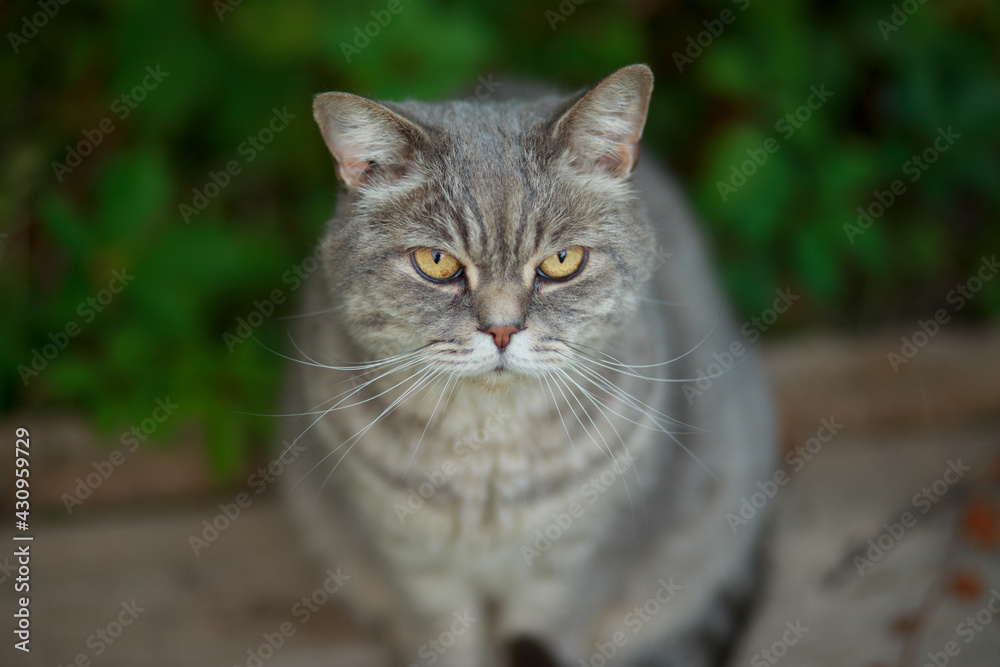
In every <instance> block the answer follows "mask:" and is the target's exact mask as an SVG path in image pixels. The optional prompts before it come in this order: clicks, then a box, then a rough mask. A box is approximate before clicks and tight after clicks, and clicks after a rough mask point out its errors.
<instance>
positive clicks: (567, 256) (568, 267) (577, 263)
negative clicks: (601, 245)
mask: <svg viewBox="0 0 1000 667" xmlns="http://www.w3.org/2000/svg"><path fill="white" fill-rule="evenodd" d="M586 259H587V251H586V250H585V249H584V248H583V247H582V246H578V245H575V246H573V247H571V248H567V249H565V250H560V251H559V252H557V253H555V254H554V255H549V256H548V257H546V258H545V259H544V260H543V261H542V265H541V266H539V267H538V271H539V273H541V274H542V275H543V276H545V277H546V278H554V279H556V280H563V279H565V278H569V277H571V276H573V275H575V274H576V272H577V271H579V270H580V268H581V267H582V266H583V262H584V260H586Z"/></svg>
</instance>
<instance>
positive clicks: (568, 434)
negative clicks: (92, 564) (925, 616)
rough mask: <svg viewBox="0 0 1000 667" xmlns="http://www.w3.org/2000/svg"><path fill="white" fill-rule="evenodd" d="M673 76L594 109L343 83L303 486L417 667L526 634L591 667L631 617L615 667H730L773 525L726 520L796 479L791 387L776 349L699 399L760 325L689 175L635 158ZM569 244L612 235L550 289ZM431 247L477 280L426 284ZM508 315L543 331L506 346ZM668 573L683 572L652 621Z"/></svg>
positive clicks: (613, 94)
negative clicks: (767, 382)
mask: <svg viewBox="0 0 1000 667" xmlns="http://www.w3.org/2000/svg"><path fill="white" fill-rule="evenodd" d="M651 88H652V75H651V73H650V71H649V69H648V68H646V67H645V66H643V65H633V66H631V67H627V68H624V69H622V70H619V71H618V72H616V73H615V74H612V75H611V76H610V77H608V78H607V79H605V80H604V81H602V82H601V83H600V84H598V86H596V87H595V88H594V89H591V91H589V92H585V93H579V94H577V95H574V96H571V97H568V98H567V97H559V96H549V97H541V98H536V99H533V100H503V101H494V102H482V103H471V102H442V103H434V104H431V103H422V102H405V103H399V104H395V103H384V104H377V103H375V102H371V101H368V100H364V99H363V98H359V97H355V96H353V95H348V94H345V93H327V94H324V95H321V96H319V97H318V98H317V101H316V106H315V108H316V116H317V122H318V123H319V125H320V128H321V130H322V132H323V136H324V139H325V141H326V143H327V145H328V146H329V147H330V149H331V151H332V152H333V154H334V157H335V159H336V166H337V172H338V176H339V177H340V179H341V183H342V189H341V195H340V197H339V201H338V206H337V211H336V214H335V216H334V218H333V219H332V220H331V221H330V223H329V226H328V229H327V232H326V235H325V237H324V239H323V240H322V243H321V251H322V253H321V254H322V268H323V270H322V271H321V272H319V273H321V275H319V274H318V275H317V276H315V279H313V280H311V281H310V282H309V284H308V286H307V288H306V289H307V294H306V299H305V301H306V303H305V305H304V312H307V313H312V314H311V315H309V316H307V317H304V318H303V319H302V320H301V321H302V326H301V327H300V328H299V330H298V331H297V332H296V334H295V340H296V342H297V343H298V345H299V346H300V347H301V349H302V351H303V353H304V354H305V355H308V358H306V357H305V356H303V363H301V364H296V365H295V367H294V368H293V372H292V374H291V375H290V378H289V391H288V392H287V396H288V400H287V407H288V412H289V413H307V412H308V413H310V414H306V415H303V416H301V417H300V418H298V419H295V420H289V424H290V426H289V430H288V434H289V442H291V441H292V440H293V439H296V438H299V440H298V442H300V443H304V444H305V445H306V449H305V453H304V454H303V455H302V456H300V457H299V458H298V459H297V460H296V461H295V463H294V465H293V469H292V470H291V471H289V472H286V473H285V474H284V480H285V481H286V482H288V484H287V486H288V487H289V488H288V490H289V498H290V500H291V502H292V508H293V514H294V516H295V518H296V519H297V520H298V521H299V522H300V523H301V524H302V525H303V526H304V529H305V532H306V533H307V535H308V536H309V537H310V539H311V540H312V542H313V545H314V546H315V547H316V548H317V549H318V550H319V553H320V554H322V557H323V558H325V559H327V560H328V561H329V563H330V564H331V565H337V566H342V567H343V569H344V571H345V572H349V573H350V574H351V576H352V580H351V583H350V585H349V586H347V587H345V591H346V594H347V595H348V596H349V598H350V602H351V603H352V605H353V606H354V608H355V609H356V611H357V612H358V613H359V614H360V615H361V616H362V617H364V618H368V619H370V620H372V621H373V622H375V623H376V624H377V625H378V626H379V627H381V628H382V632H384V636H385V637H386V638H387V640H388V641H389V642H391V645H392V647H393V649H394V651H395V655H396V656H397V664H399V665H409V664H418V665H420V664H429V661H430V657H429V655H430V654H428V653H427V651H429V650H430V651H431V652H432V653H433V655H434V659H435V662H436V664H439V665H445V666H446V667H447V666H449V665H455V666H456V667H457V666H461V667H488V666H492V665H496V664H498V662H499V656H501V655H503V644H504V643H505V642H507V641H509V640H511V639H513V638H518V637H526V636H527V637H532V638H534V639H536V640H538V641H539V642H541V643H542V644H543V645H545V646H546V648H547V649H548V651H549V652H550V653H551V654H552V655H553V656H555V658H556V660H557V661H558V662H559V664H562V665H565V666H567V667H568V666H569V665H578V664H580V662H579V661H580V659H581V658H584V659H589V656H590V655H591V654H592V653H593V652H594V651H596V650H598V648H597V646H598V644H595V642H597V643H605V642H609V641H611V639H612V637H613V636H614V634H615V633H616V632H619V631H622V632H624V633H625V637H626V639H627V641H626V643H625V645H624V646H621V647H619V648H617V649H616V652H617V655H618V657H617V658H616V664H621V665H635V666H638V665H646V664H684V665H686V666H688V667H691V666H698V665H706V666H707V665H712V664H715V661H716V660H717V658H718V656H719V655H720V654H721V653H722V651H723V649H724V646H725V644H726V642H727V641H729V640H730V639H731V638H732V636H733V634H734V632H735V631H736V629H737V626H738V622H737V620H738V618H739V616H740V614H739V613H737V610H738V608H739V607H740V605H741V604H743V603H744V602H745V600H746V599H747V598H748V596H749V592H750V591H751V590H752V588H753V586H752V583H753V582H754V581H755V578H756V575H757V572H758V570H757V568H756V567H755V562H756V561H755V558H754V554H755V553H756V546H757V543H758V541H759V534H760V528H761V527H762V526H761V525H760V520H759V519H757V520H755V521H753V522H751V523H750V525H747V526H745V527H743V528H742V529H741V530H740V531H739V532H738V533H737V534H735V535H734V534H733V532H732V530H731V529H730V526H729V524H728V523H727V521H726V518H725V516H726V513H727V512H729V511H736V510H737V509H738V506H739V501H740V498H741V497H742V496H746V495H749V494H750V493H752V492H753V491H754V490H755V486H754V485H755V483H756V481H757V480H763V479H765V477H766V476H767V475H768V474H769V472H770V470H771V469H772V446H773V435H772V431H771V419H770V412H769V403H768V400H767V392H766V389H765V387H764V386H763V382H762V380H761V378H760V375H759V372H758V369H757V366H756V361H755V360H754V359H753V357H752V355H748V356H745V357H743V358H740V359H739V363H737V364H736V365H735V367H734V368H733V369H732V370H729V371H728V372H725V373H722V374H720V375H718V376H713V377H712V378H709V381H708V384H710V386H709V387H708V388H707V389H706V390H704V391H703V392H702V393H701V394H700V395H697V396H692V395H691V394H690V393H688V394H687V395H686V394H685V392H684V391H683V388H684V387H685V386H688V387H689V388H690V387H691V386H694V385H693V382H687V383H685V382H684V381H691V380H693V379H695V378H697V377H698V373H699V369H706V368H708V366H709V365H710V364H711V363H713V361H714V360H715V358H714V357H713V353H715V354H722V353H724V352H726V351H727V350H729V349H730V347H731V345H732V344H733V343H734V342H739V341H741V339H740V337H739V335H738V334H737V331H736V327H735V326H734V324H733V322H732V320H731V318H730V316H729V314H728V312H727V309H726V308H725V307H724V306H723V305H722V300H721V297H720V294H719V292H718V290H717V288H716V285H715V282H714V278H713V275H712V271H711V269H710V265H709V262H708V261H707V259H706V256H705V253H704V250H703V248H702V243H701V241H700V240H699V238H698V235H697V234H696V233H695V230H694V228H693V225H692V222H691V216H690V214H689V213H688V211H687V210H686V208H685V207H684V205H683V204H682V203H681V199H680V197H679V196H678V194H677V193H676V191H675V189H674V187H673V185H672V183H671V180H670V179H669V177H668V176H667V175H666V173H665V172H664V171H663V170H662V169H661V168H659V167H658V166H657V165H656V164H655V162H653V161H652V160H649V159H648V156H644V157H643V159H642V160H641V162H640V164H639V166H638V167H635V169H634V170H633V167H634V165H635V159H636V156H637V151H638V141H639V137H640V135H641V130H642V126H643V123H644V121H645V115H646V108H647V105H648V101H649V94H650V92H651ZM569 246H584V247H586V248H588V249H589V257H588V259H587V261H586V264H585V265H584V267H583V269H582V270H581V271H580V273H579V275H578V276H577V277H575V278H572V279H570V280H568V281H566V282H551V281H546V280H544V279H538V278H537V277H536V273H535V269H536V267H538V266H539V264H540V263H541V261H542V260H543V259H544V258H545V257H546V256H548V255H551V254H552V253H554V252H557V251H559V250H561V249H564V248H567V247H569ZM418 247H429V248H435V249H440V250H443V251H445V252H447V253H450V254H452V255H454V256H455V257H457V258H458V259H459V260H460V262H461V263H462V264H463V265H464V266H465V269H464V270H465V275H464V277H463V278H462V279H460V280H457V281H455V282H451V283H443V284H439V283H432V282H430V281H428V280H426V279H425V278H423V277H421V276H420V275H419V274H418V273H417V272H416V271H415V269H414V267H413V265H412V262H411V259H410V252H411V251H412V250H413V249H414V248H418ZM667 255H669V256H667ZM501 324H502V325H512V326H517V327H518V328H519V329H521V330H520V331H518V332H517V333H515V334H514V335H513V336H512V337H511V338H510V344H509V345H508V347H507V348H506V349H504V350H502V351H501V350H499V349H498V348H497V346H496V345H495V344H494V342H493V338H492V336H491V335H489V334H488V333H485V332H484V330H485V329H486V328H487V327H489V326H491V325H501ZM415 351H417V352H415ZM393 355H401V356H398V357H396V358H395V360H393V361H388V362H384V363H383V362H381V361H380V360H383V359H387V358H391V357H393ZM671 360H672V361H671ZM667 361H670V363H664V362H667ZM347 362H370V363H371V364H372V365H371V366H370V367H365V368H358V370H352V368H354V367H351V366H350V365H349V363H347ZM622 363H627V364H629V365H630V367H625V366H623V365H620V364H622ZM574 364H578V365H574ZM580 365H582V367H581V366H580ZM640 376H648V377H649V378H652V381H650V380H647V379H646V377H640ZM663 380H678V381H679V382H676V383H675V382H665V381H663ZM369 381H371V382H369ZM704 384H705V382H704V381H703V383H702V386H704ZM397 399H398V402H396V403H394V401H397ZM331 408H332V409H331ZM390 408H391V410H390ZM328 409H329V411H328V412H327V410H328ZM387 411H388V412H387ZM383 413H386V414H383ZM362 431H363V432H364V434H363V436H362V437H360V438H358V437H354V436H355V434H357V433H359V432H362ZM609 471H610V472H609ZM616 471H617V472H616ZM709 471H710V472H709ZM601 475H604V478H603V479H611V480H612V482H611V483H609V484H601V483H600V482H601V479H602V478H601ZM591 480H597V481H598V485H594V484H593V483H592V482H591ZM421 484H424V486H423V487H421V486H420V485H421ZM427 484H429V486H427ZM419 488H423V489H424V490H428V489H433V491H432V492H431V493H430V494H424V495H427V496H428V497H426V498H424V497H423V495H421V494H420V493H418V491H417V489H419ZM598 488H600V489H601V490H600V491H599V492H598V491H596V489H598ZM574 503H576V504H577V505H578V508H579V509H580V511H579V512H573V514H574V516H571V517H570V518H571V519H572V521H570V522H569V525H566V524H567V522H566V519H565V517H566V516H569V515H570V512H571V509H572V508H573V507H574ZM415 506H416V509H414V507H415ZM553 526H555V529H553ZM546 530H548V531H549V533H550V534H551V535H556V534H557V533H558V535H557V537H556V539H549V540H548V542H549V544H548V546H547V547H545V548H544V549H539V548H537V547H540V546H545V541H544V539H547V538H544V539H543V540H539V538H538V536H539V535H543V536H544V534H545V531H546ZM536 531H537V532H536ZM533 553H537V554H538V555H537V556H536V555H533ZM661 582H667V583H674V584H677V585H679V586H680V587H681V588H680V589H679V590H678V591H675V594H674V596H673V597H671V598H669V601H668V602H667V603H665V604H661V605H660V607H661V608H660V609H659V610H658V612H657V613H656V614H655V615H653V616H651V617H649V619H648V621H643V622H642V624H641V625H642V627H641V628H639V629H638V630H637V631H635V627H634V624H633V623H631V621H630V618H631V619H632V620H634V618H633V617H629V613H630V610H633V609H634V607H635V606H636V605H642V604H643V603H645V602H647V601H648V600H649V599H650V598H651V596H655V595H656V594H657V591H660V590H661V589H663V586H662V584H661ZM663 590H666V589H663ZM465 611H468V612H469V613H470V614H471V615H472V616H473V617H475V618H476V619H477V620H476V621H475V622H474V623H472V624H471V626H470V627H469V628H468V629H467V630H465V631H464V632H462V633H461V634H460V635H459V636H458V637H457V638H456V639H455V643H454V645H453V646H451V647H450V648H448V649H447V650H446V651H444V652H441V653H439V652H436V651H434V650H432V649H428V642H430V641H431V640H436V639H437V638H438V637H440V636H441V634H442V633H443V632H446V631H448V630H449V627H450V626H451V625H452V623H453V622H454V614H455V613H456V612H458V613H460V614H461V613H462V612H465ZM706 638H707V639H706ZM675 659H680V660H682V662H678V663H675V662H671V660H675ZM651 661H652V662H651Z"/></svg>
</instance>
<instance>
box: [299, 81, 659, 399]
mask: <svg viewBox="0 0 1000 667" xmlns="http://www.w3.org/2000/svg"><path fill="white" fill-rule="evenodd" d="M652 86H653V76H652V73H651V72H650V70H649V68H648V67H646V66H644V65H632V66H630V67H626V68H624V69H621V70H619V71H617V72H615V73H614V74H612V75H611V76H609V77H607V78H606V79H604V80H603V81H601V82H600V83H599V84H597V85H596V86H595V87H593V88H592V89H590V90H588V91H584V92H582V93H578V94H576V95H573V96H571V97H569V98H566V97H556V96H551V97H546V98H542V99H536V100H533V101H525V100H510V101H503V102H483V103H476V102H441V103H433V104H431V103H420V102H406V103H401V104H395V103H381V104H380V103H376V102H373V101H371V100H367V99H365V98H362V97H358V96H355V95H350V94H347V93H324V94H321V95H319V96H317V98H316V100H315V105H314V112H315V117H316V121H317V123H318V124H319V126H320V129H321V131H322V133H323V138H324V139H325V141H326V144H327V146H328V147H329V148H330V151H331V152H332V153H333V156H334V158H335V160H336V168H337V175H338V178H339V179H340V182H341V184H342V186H343V187H342V190H341V195H340V201H339V203H338V209H337V215H336V217H335V218H334V220H332V221H331V223H330V226H329V230H328V232H327V236H326V238H325V240H324V241H323V258H324V270H325V273H326V277H327V282H328V288H329V294H330V296H331V298H332V299H333V300H334V301H335V304H336V306H337V308H338V311H339V312H340V313H341V315H342V316H343V317H342V319H341V322H342V326H344V328H345V329H346V331H347V333H348V334H349V335H350V336H351V337H352V339H353V340H354V341H355V342H356V343H357V344H358V345H360V346H361V347H362V348H363V349H364V350H365V352H366V354H367V355H368V356H369V357H370V358H379V357H385V356H388V355H393V354H400V353H405V352H410V351H413V350H417V349H418V348H421V349H423V350H424V352H425V358H426V359H427V360H428V361H431V362H432V363H434V364H435V365H437V366H438V367H439V368H441V369H442V370H445V371H448V372H454V373H456V374H457V375H458V376H459V377H464V378H470V379H473V380H475V381H478V382H480V383H481V384H484V385H486V386H497V385H505V384H507V383H508V382H509V381H511V380H515V379H518V378H523V377H532V376H540V375H543V374H546V373H548V372H551V371H553V370H554V369H555V368H558V367H562V366H564V365H565V363H566V358H567V356H573V355H574V354H575V351H579V350H581V349H585V348H583V347H581V346H587V347H600V346H604V344H605V343H606V342H608V341H609V340H610V339H612V338H613V337H614V336H615V335H616V333H618V332H619V331H620V330H621V327H623V326H627V323H628V320H629V318H630V316H631V315H632V314H633V313H634V312H635V310H636V309H637V308H638V307H639V303H640V302H639V299H638V297H639V294H640V291H641V290H642V284H641V283H642V281H643V279H644V278H645V277H648V272H647V271H644V267H646V266H647V265H648V261H649V258H650V255H651V254H652V252H653V246H654V243H653V236H652V232H651V229H650V227H649V224H648V221H647V220H646V217H645V214H644V213H643V211H642V207H641V205H640V204H639V202H638V199H637V196H636V192H635V190H634V188H633V186H632V184H631V181H630V174H631V172H632V169H633V168H634V166H635V163H636V160H637V158H638V149H639V140H640V137H641V134H642V128H643V125H644V123H645V119H646V111H647V108H648V105H649V97H650V93H651V91H652Z"/></svg>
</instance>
